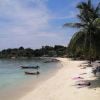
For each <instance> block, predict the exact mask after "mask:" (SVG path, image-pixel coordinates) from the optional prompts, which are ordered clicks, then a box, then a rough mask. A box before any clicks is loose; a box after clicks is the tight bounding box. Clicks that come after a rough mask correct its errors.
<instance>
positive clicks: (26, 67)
mask: <svg viewBox="0 0 100 100" xmlns="http://www.w3.org/2000/svg"><path fill="white" fill-rule="evenodd" d="M20 67H21V68H22V69H39V68H40V67H39V66H20Z"/></svg>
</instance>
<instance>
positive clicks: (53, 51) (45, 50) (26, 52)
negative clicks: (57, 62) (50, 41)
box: [0, 45, 67, 58]
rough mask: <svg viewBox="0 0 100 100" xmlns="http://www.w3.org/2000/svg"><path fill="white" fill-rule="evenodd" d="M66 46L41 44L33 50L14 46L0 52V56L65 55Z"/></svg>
mask: <svg viewBox="0 0 100 100" xmlns="http://www.w3.org/2000/svg"><path fill="white" fill-rule="evenodd" d="M66 50H67V48H66V47H64V46H60V45H56V46H54V47H51V46H43V47H42V48H40V49H36V50H33V49H31V48H26V49H25V48H24V47H20V48H14V49H10V48H9V49H5V50H2V51H1V52H0V58H23V57H24V58H26V57H27V58H32V57H41V56H47V57H54V56H64V55H66Z"/></svg>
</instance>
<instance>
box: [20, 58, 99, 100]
mask: <svg viewBox="0 0 100 100" xmlns="http://www.w3.org/2000/svg"><path fill="white" fill-rule="evenodd" d="M57 59H58V60H60V61H61V64H62V68H61V69H59V70H58V71H57V73H56V74H55V75H54V76H52V77H51V78H49V79H48V80H46V81H45V82H43V83H42V84H41V85H39V86H38V87H37V88H36V89H35V90H33V91H31V92H29V93H27V94H26V95H25V96H23V97H22V98H20V99H19V100H80V99H81V100H89V99H90V100H99V99H100V85H99V83H96V84H95V77H94V76H93V75H91V73H90V72H89V70H88V71H87V74H86V75H81V74H82V73H85V72H86V69H81V68H80V67H79V66H80V65H81V64H82V63H84V61H72V60H70V59H67V58H57ZM80 75H81V77H83V78H84V80H88V81H90V82H91V86H90V87H84V88H79V87H77V86H75V83H76V81H78V80H74V79H73V78H74V77H79V76H80ZM99 82H100V81H99Z"/></svg>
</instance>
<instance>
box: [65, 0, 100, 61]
mask: <svg viewBox="0 0 100 100" xmlns="http://www.w3.org/2000/svg"><path fill="white" fill-rule="evenodd" d="M77 8H78V10H79V14H78V15H77V17H78V19H79V22H78V23H66V24H64V27H65V26H66V27H74V28H79V29H80V30H79V32H77V33H75V34H74V36H73V37H72V39H71V41H70V43H69V48H70V50H72V51H73V50H75V53H77V52H78V53H80V51H81V52H82V53H84V55H85V54H86V52H88V53H87V56H88V57H89V59H91V57H92V56H95V55H96V54H95V53H96V47H95V43H96V40H95V37H96V35H97V34H99V33H100V3H99V4H98V5H97V6H96V7H94V6H93V5H92V3H91V0H88V2H81V3H79V4H78V5H77ZM99 41H100V40H99ZM94 52H95V53H94Z"/></svg>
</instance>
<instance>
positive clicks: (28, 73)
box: [25, 71, 40, 75]
mask: <svg viewBox="0 0 100 100" xmlns="http://www.w3.org/2000/svg"><path fill="white" fill-rule="evenodd" d="M25 74H26V75H39V74H40V72H38V71H37V72H25Z"/></svg>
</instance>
